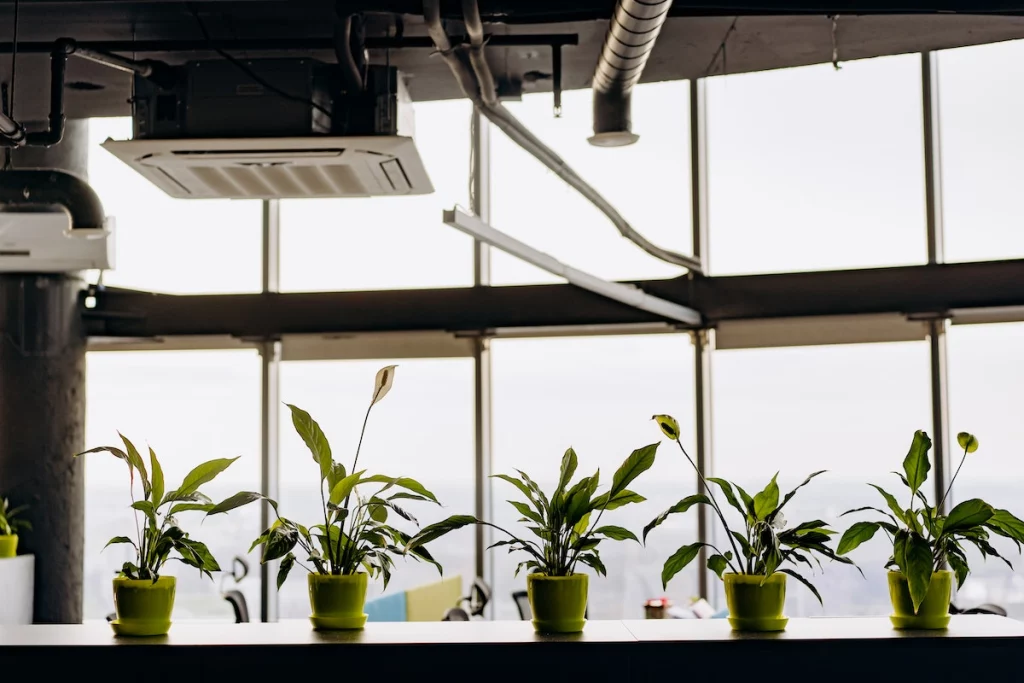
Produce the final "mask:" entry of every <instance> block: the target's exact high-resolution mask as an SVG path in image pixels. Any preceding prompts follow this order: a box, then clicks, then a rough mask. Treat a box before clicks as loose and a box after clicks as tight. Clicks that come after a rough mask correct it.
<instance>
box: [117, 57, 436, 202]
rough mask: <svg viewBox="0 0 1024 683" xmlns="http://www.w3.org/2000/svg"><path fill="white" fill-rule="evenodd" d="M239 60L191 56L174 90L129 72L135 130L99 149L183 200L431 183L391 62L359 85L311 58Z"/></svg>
mask: <svg viewBox="0 0 1024 683" xmlns="http://www.w3.org/2000/svg"><path fill="white" fill-rule="evenodd" d="M245 67H246V69H248V71H246V70H241V69H239V68H238V67H237V65H235V64H231V63H229V62H226V61H218V60H212V61H199V62H189V63H187V64H184V65H181V66H178V67H174V69H175V72H176V78H175V85H174V87H170V88H169V87H164V86H161V85H158V84H155V83H153V82H152V81H150V80H147V79H145V78H142V77H138V76H137V77H136V79H135V98H134V100H133V105H132V113H133V116H132V124H133V125H132V128H133V139H132V140H107V141H106V142H104V143H103V148H104V149H106V150H107V151H109V152H110V153H112V154H113V155H114V156H116V157H117V158H119V159H121V160H122V161H123V162H125V163H126V164H128V165H129V166H131V167H132V168H134V169H135V170H136V171H137V172H138V173H140V174H142V175H143V176H145V177H146V178H148V179H149V180H150V181H151V182H152V183H153V184H154V185H156V186H157V187H159V188H160V189H162V190H163V191H164V192H166V193H167V194H168V195H170V196H172V197H177V198H181V199H213V198H221V199H292V198H324V197H375V196H400V195H414V194H429V193H431V192H433V191H434V187H433V185H432V184H431V183H430V178H429V177H428V176H427V171H426V168H424V166H423V161H422V159H421V158H420V155H419V153H418V152H417V150H416V145H415V142H414V140H413V137H412V135H413V132H414V131H413V128H414V121H413V111H412V104H411V101H410V100H409V96H408V93H407V92H406V90H405V85H404V82H403V81H402V78H401V75H400V74H399V73H398V71H397V70H396V69H394V68H393V67H382V66H370V67H368V70H367V74H366V79H365V84H364V87H363V88H362V89H361V90H360V91H358V92H355V93H350V92H346V91H345V90H344V89H343V88H342V87H340V85H339V83H338V78H337V70H336V68H335V67H334V66H333V65H329V64H325V63H322V62H317V61H315V60H309V59H291V60H288V59H263V60H252V61H248V62H245ZM250 72H251V73H250ZM254 76H255V77H254ZM285 95H287V96H285Z"/></svg>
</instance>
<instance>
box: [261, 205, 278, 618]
mask: <svg viewBox="0 0 1024 683" xmlns="http://www.w3.org/2000/svg"><path fill="white" fill-rule="evenodd" d="M280 247H281V205H280V202H278V201H277V200H264V202H263V292H264V293H265V294H271V293H274V292H277V291H278V288H279V284H280ZM259 351H260V451H261V453H260V493H262V494H263V495H264V496H267V497H268V498H271V499H273V500H279V499H280V496H279V486H278V483H279V479H280V458H279V439H278V434H279V422H280V413H281V392H280V367H281V363H280V361H281V342H280V340H279V339H278V338H276V337H275V336H267V337H265V338H264V339H262V340H261V341H260V342H259ZM273 522H274V515H273V511H272V510H271V508H270V504H269V503H267V502H266V501H262V502H261V504H260V529H259V530H260V532H262V531H263V530H264V529H267V528H269V527H270V525H271V524H272V523H273ZM276 575H277V562H267V563H266V564H262V563H261V564H260V621H277V578H276Z"/></svg>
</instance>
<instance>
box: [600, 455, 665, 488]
mask: <svg viewBox="0 0 1024 683" xmlns="http://www.w3.org/2000/svg"><path fill="white" fill-rule="evenodd" d="M660 445H661V443H660V442H659V443H652V444H650V445H648V446H644V447H643V448H638V449H636V450H635V451H633V452H632V453H631V454H630V455H629V457H628V458H626V460H625V461H624V462H623V463H622V465H620V466H619V469H617V470H616V471H615V474H614V475H612V486H611V489H610V490H609V491H608V495H609V497H611V498H614V497H615V496H616V494H618V493H619V492H620V491H624V490H625V489H626V487H627V486H629V483H630V482H631V481H633V480H634V479H636V478H637V477H639V476H640V475H641V474H643V473H644V472H645V471H647V470H649V469H650V468H651V465H653V464H654V456H655V454H656V453H657V452H658V446H660Z"/></svg>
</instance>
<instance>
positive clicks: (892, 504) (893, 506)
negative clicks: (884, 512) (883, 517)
mask: <svg viewBox="0 0 1024 683" xmlns="http://www.w3.org/2000/svg"><path fill="white" fill-rule="evenodd" d="M868 486H870V487H872V488H873V489H875V490H876V491H878V492H879V493H880V494H882V498H885V504H886V505H888V506H889V509H890V510H892V513H893V514H894V515H895V516H896V519H898V520H899V521H901V522H903V523H904V524H907V525H909V524H910V522H908V521H907V515H906V513H905V512H904V510H903V508H901V507H900V504H899V503H898V502H896V498H895V497H894V496H893V495H892V494H891V493H889V492H888V491H886V490H885V489H883V488H882V487H881V486H876V485H875V484H868Z"/></svg>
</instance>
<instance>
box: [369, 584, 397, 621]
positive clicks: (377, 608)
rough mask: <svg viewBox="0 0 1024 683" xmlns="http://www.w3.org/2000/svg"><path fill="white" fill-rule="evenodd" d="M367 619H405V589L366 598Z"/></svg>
mask: <svg viewBox="0 0 1024 683" xmlns="http://www.w3.org/2000/svg"><path fill="white" fill-rule="evenodd" d="M364 609H365V610H366V614H367V618H366V620H367V621H406V608H405V591H402V592H400V593H392V594H391V595H382V596H381V597H379V598H374V599H373V600H367V601H366V605H365V606H364Z"/></svg>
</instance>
